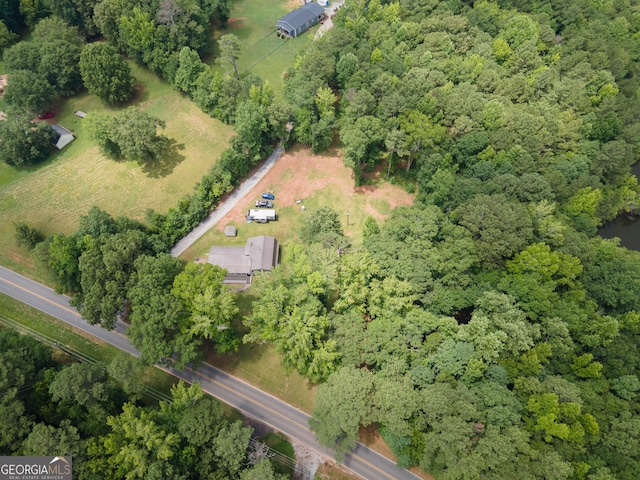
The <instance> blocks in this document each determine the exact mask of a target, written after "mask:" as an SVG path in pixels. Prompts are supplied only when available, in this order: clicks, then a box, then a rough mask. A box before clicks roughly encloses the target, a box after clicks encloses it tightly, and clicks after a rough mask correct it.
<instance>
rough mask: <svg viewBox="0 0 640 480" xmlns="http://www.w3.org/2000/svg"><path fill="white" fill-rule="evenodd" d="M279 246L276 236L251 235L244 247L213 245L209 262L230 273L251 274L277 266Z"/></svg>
mask: <svg viewBox="0 0 640 480" xmlns="http://www.w3.org/2000/svg"><path fill="white" fill-rule="evenodd" d="M278 248H279V246H278V241H277V240H276V239H275V238H274V237H269V236H267V235H262V236H260V237H251V238H248V239H247V243H246V245H245V246H244V247H242V246H236V247H220V246H213V247H211V250H210V251H209V263H212V264H214V265H218V266H220V267H222V268H224V269H226V270H227V271H228V272H229V273H230V274H234V273H235V274H238V273H240V274H245V275H251V273H252V272H254V271H256V270H271V269H272V268H273V267H275V266H276V265H277V264H278V258H279V251H278Z"/></svg>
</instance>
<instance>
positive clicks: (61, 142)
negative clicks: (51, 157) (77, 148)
mask: <svg viewBox="0 0 640 480" xmlns="http://www.w3.org/2000/svg"><path fill="white" fill-rule="evenodd" d="M51 128H53V131H54V132H55V133H56V136H55V137H54V138H53V142H52V143H53V144H54V145H55V146H56V148H57V149H58V150H62V149H63V148H64V147H66V146H67V145H69V144H70V143H71V142H73V141H74V140H75V138H74V136H73V133H71V132H70V131H69V130H67V129H66V128H64V127H63V126H62V125H58V124H57V123H52V124H51Z"/></svg>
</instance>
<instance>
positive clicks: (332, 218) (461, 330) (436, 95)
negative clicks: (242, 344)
mask: <svg viewBox="0 0 640 480" xmlns="http://www.w3.org/2000/svg"><path fill="white" fill-rule="evenodd" d="M639 19H640V6H639V5H638V4H637V2H624V1H620V2H616V1H614V2H604V3H593V2H586V1H585V2H581V1H578V2H555V1H551V2H517V1H514V2H508V1H504V2H475V3H472V2H456V1H449V2H438V1H406V2H404V1H401V2H400V3H397V2H381V1H378V0H371V1H351V2H347V3H346V4H345V5H344V7H343V8H342V9H341V10H340V11H339V12H338V15H337V16H336V18H335V19H334V22H335V24H336V27H335V28H334V29H332V30H331V31H330V32H329V33H328V34H327V35H326V36H325V37H324V38H323V39H322V40H321V41H317V42H314V44H312V45H311V47H310V48H309V50H308V51H307V53H306V54H305V55H304V56H303V57H302V58H299V59H298V60H297V62H296V64H295V66H294V67H293V68H292V69H291V71H290V72H289V76H288V78H287V81H286V97H287V99H288V101H289V102H290V104H291V108H292V110H293V113H294V116H295V119H296V125H297V128H296V130H295V131H294V136H295V138H296V140H298V141H300V142H303V143H305V144H308V145H310V146H312V147H313V148H314V149H315V150H322V149H323V148H324V147H325V146H326V145H328V144H330V143H331V142H332V141H334V137H333V135H334V132H335V131H337V132H338V134H339V138H340V141H341V143H342V145H343V157H344V160H345V163H346V164H347V165H349V166H351V167H352V168H353V170H354V175H355V179H356V182H364V181H366V173H367V172H368V171H370V170H374V169H379V170H382V172H384V173H385V174H386V175H387V176H389V178H390V179H391V180H396V181H401V182H404V183H405V184H406V185H408V186H409V188H416V187H417V188H416V189H417V200H416V202H415V205H414V206H413V207H411V208H406V207H403V208H398V209H396V210H395V211H394V212H393V213H392V215H391V217H390V218H389V219H388V220H387V221H386V222H385V223H384V225H377V223H376V222H375V221H374V220H373V219H369V221H368V222H367V224H366V225H365V231H364V237H365V240H364V245H363V246H362V247H353V248H352V249H351V250H349V249H345V248H344V246H345V245H348V244H349V241H348V239H344V238H343V237H342V231H341V228H340V226H339V221H338V216H337V214H335V213H333V215H332V214H331V212H326V211H325V212H317V213H316V215H317V217H318V218H317V221H316V222H315V223H314V222H310V224H309V225H308V226H307V227H308V228H310V229H314V228H315V229H316V234H315V235H301V238H302V239H303V240H304V239H306V241H307V243H320V244H321V245H323V246H324V247H325V248H324V249H321V250H318V249H309V248H308V247H306V246H301V247H296V248H293V247H291V248H289V249H287V257H286V258H285V261H283V264H282V266H281V267H279V269H278V271H277V272H275V273H274V275H273V276H272V277H271V278H268V279H263V280H262V282H261V283H260V284H259V287H258V288H259V291H260V292H261V293H262V298H261V299H259V300H258V301H257V302H256V303H255V304H254V309H253V313H252V314H251V315H250V316H249V317H248V318H247V319H246V324H247V325H248V326H249V327H250V328H251V333H250V334H249V335H248V336H247V337H246V340H258V339H261V340H268V341H271V342H273V344H274V345H275V346H276V349H278V350H279V351H281V352H282V353H283V355H284V362H285V364H286V365H287V366H289V367H291V368H296V369H298V370H299V371H300V372H302V373H303V374H305V375H307V376H308V377H309V378H310V379H312V380H314V381H325V380H326V383H324V384H323V385H321V387H320V388H319V390H318V393H317V395H316V402H315V409H314V418H313V420H312V424H311V426H312V428H313V429H314V430H315V431H316V433H317V435H318V438H319V440H320V441H321V442H323V443H325V444H326V445H331V446H334V447H336V449H337V451H338V454H339V455H340V454H341V452H344V451H346V450H347V449H348V448H350V447H352V446H353V445H354V442H355V440H356V438H357V435H358V426H359V425H367V424H370V423H373V422H376V423H377V425H378V427H379V430H380V433H381V434H382V436H383V438H384V439H385V441H386V442H387V444H388V445H389V446H390V447H391V449H392V450H393V451H394V452H395V453H396V454H397V456H398V458H399V463H400V464H401V465H404V466H409V465H419V466H420V467H422V468H424V469H425V470H426V471H428V472H430V473H433V474H434V475H436V478H450V479H472V478H496V479H497V478H501V479H502V478H519V479H528V478H531V479H533V478H546V479H565V478H567V479H568V478H571V479H585V478H588V479H605V478H606V479H610V478H611V479H613V478H619V479H629V480H630V479H633V478H637V476H638V472H640V456H639V454H638V452H639V451H640V450H639V447H640V445H639V444H638V438H640V436H639V434H640V417H639V415H638V414H639V410H638V409H639V407H640V403H639V400H640V398H639V396H638V392H639V391H640V381H639V380H638V376H637V373H638V366H639V365H638V362H639V361H640V359H639V357H638V354H637V351H638V346H639V345H638V342H639V340H640V337H639V334H640V329H639V326H640V323H639V319H640V314H639V312H640V254H638V253H637V252H632V251H628V250H626V249H623V248H620V247H619V246H618V244H617V242H616V241H614V240H603V239H601V238H599V237H597V236H595V234H596V229H597V227H598V226H600V225H602V223H603V222H604V221H606V220H609V219H611V218H614V217H615V216H616V215H618V214H620V213H621V212H624V213H627V214H635V213H637V210H638V193H639V192H640V189H639V188H638V183H637V179H636V178H635V177H633V176H631V174H630V166H631V164H633V163H634V162H635V161H637V159H638V146H639V143H638V142H639V141H640V136H639V135H638V133H639V128H638V127H639V126H640V124H639V123H638V116H637V111H638V106H639V103H638V100H639V99H638V91H639V90H638V88H639V86H640V84H639V82H638V74H639V73H640V72H639V71H638V66H639V64H638V60H639V58H638V55H639V54H640V23H639ZM414 185H415V187H414ZM336 222H337V223H336ZM307 227H305V228H307ZM302 233H304V232H302Z"/></svg>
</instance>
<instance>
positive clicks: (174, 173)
mask: <svg viewBox="0 0 640 480" xmlns="http://www.w3.org/2000/svg"><path fill="white" fill-rule="evenodd" d="M133 71H134V74H135V76H136V79H137V82H138V83H137V86H136V98H135V99H134V100H132V101H131V102H130V104H131V105H136V106H138V107H139V108H141V109H143V110H145V111H147V112H149V113H150V114H152V115H156V116H158V117H159V118H161V119H162V120H164V121H165V122H166V124H167V127H166V129H165V130H164V132H163V133H164V134H166V135H167V136H168V137H169V138H172V139H174V140H175V141H176V144H177V146H178V150H177V153H178V154H177V155H174V156H171V157H169V158H163V159H161V160H159V161H158V162H155V163H153V164H146V165H140V164H138V163H137V162H134V161H128V162H124V161H114V160H110V159H107V158H105V157H104V156H103V155H102V154H101V153H100V152H99V150H98V148H97V147H96V146H94V145H93V143H92V142H91V141H90V140H89V138H88V137H87V134H86V133H85V131H84V127H83V120H82V119H81V118H79V117H77V116H75V115H74V112H75V111H76V110H83V111H85V112H88V113H89V114H91V112H95V111H105V110H106V111H115V110H119V109H121V108H124V107H117V108H113V107H107V106H105V105H104V104H103V103H102V102H101V101H100V100H99V99H98V98H97V97H95V96H94V95H90V94H88V93H83V94H80V95H77V96H74V97H72V98H69V99H66V100H63V101H61V102H60V103H59V105H57V106H56V108H55V112H56V117H55V118H54V120H55V121H56V122H57V123H60V124H61V125H63V126H65V127H66V128H68V129H70V130H72V131H73V132H74V134H75V136H76V140H75V141H74V142H72V143H71V144H70V145H69V146H67V147H66V148H65V149H63V150H62V151H60V152H57V151H56V152H55V153H53V154H52V155H51V157H49V159H48V160H47V161H46V162H44V163H42V164H40V165H38V166H34V167H30V168H15V167H9V166H7V165H2V166H0V226H1V227H2V228H0V264H3V265H5V266H7V267H9V268H12V269H14V270H17V271H20V272H23V273H30V274H35V272H34V271H33V265H32V262H31V260H30V258H29V256H28V254H27V252H26V251H24V250H22V249H19V248H17V247H16V246H15V242H14V238H13V233H14V232H13V227H12V224H13V223H14V222H16V221H24V222H26V223H27V224H29V225H30V226H32V227H36V228H38V229H39V230H41V231H42V232H43V233H45V234H47V235H48V234H51V233H54V232H63V233H70V232H72V231H74V230H75V229H76V228H77V227H78V224H79V223H78V222H79V219H80V216H81V215H84V214H86V212H87V211H88V210H89V209H90V208H91V207H92V206H93V205H97V206H99V207H100V208H102V209H104V210H106V211H107V212H109V213H110V214H111V215H113V216H119V215H126V216H129V217H131V218H135V219H138V220H144V218H145V212H146V210H147V209H150V208H152V209H155V210H157V211H160V212H165V211H166V210H167V209H168V208H169V207H170V206H173V205H175V203H176V202H177V200H178V199H179V198H181V197H182V196H184V195H185V194H187V193H190V192H191V191H192V189H193V185H194V184H195V183H196V182H197V181H199V180H200V178H201V177H202V175H203V174H204V173H205V172H207V171H208V170H209V168H210V167H211V166H212V165H213V164H214V163H215V162H216V160H217V159H218V158H219V156H220V153H221V152H222V150H224V148H226V147H227V145H228V141H229V138H230V136H231V135H232V133H233V131H232V128H231V127H230V126H228V125H224V124H222V123H221V122H219V121H217V120H214V119H212V118H210V117H209V116H207V115H206V114H204V113H203V112H201V111H200V109H199V108H198V107H197V106H196V105H195V104H194V103H193V102H191V101H190V100H189V99H188V98H186V97H185V96H183V95H182V94H180V93H178V92H176V91H175V90H173V89H172V88H171V86H170V85H168V84H167V83H166V82H164V81H162V80H160V79H159V78H158V77H156V76H155V75H153V74H152V73H150V72H149V71H147V70H145V69H142V68H140V67H137V66H135V65H133Z"/></svg>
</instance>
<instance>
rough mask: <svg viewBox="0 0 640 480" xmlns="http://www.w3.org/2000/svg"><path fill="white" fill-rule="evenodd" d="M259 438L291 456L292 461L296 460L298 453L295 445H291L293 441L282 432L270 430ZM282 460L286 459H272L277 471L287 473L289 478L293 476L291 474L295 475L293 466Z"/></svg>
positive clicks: (269, 445) (273, 448) (279, 451)
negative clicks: (294, 447)
mask: <svg viewBox="0 0 640 480" xmlns="http://www.w3.org/2000/svg"><path fill="white" fill-rule="evenodd" d="M259 440H260V441H261V442H263V443H264V444H266V445H267V446H268V447H269V448H271V449H272V450H275V451H276V452H278V453H280V454H282V455H284V456H285V457H287V458H290V459H291V462H292V463H294V462H295V459H296V454H295V451H294V449H293V445H291V442H289V440H287V439H286V437H285V436H284V435H282V434H281V433H276V432H269V433H267V434H266V435H263V436H262V437H260V438H259ZM281 460H284V459H278V458H273V459H271V462H272V465H273V466H274V469H275V470H276V472H277V473H281V474H283V475H286V476H287V478H291V476H292V475H293V468H291V467H289V466H287V465H285V464H284V462H282V461H281Z"/></svg>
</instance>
